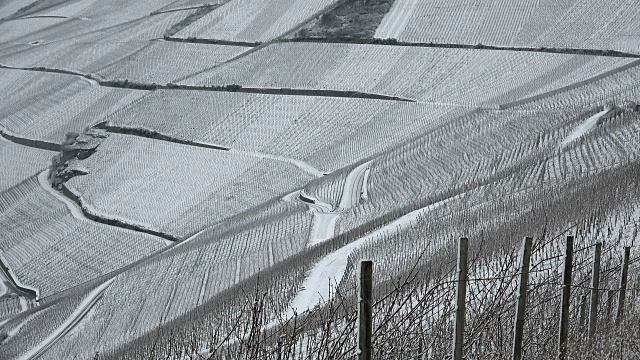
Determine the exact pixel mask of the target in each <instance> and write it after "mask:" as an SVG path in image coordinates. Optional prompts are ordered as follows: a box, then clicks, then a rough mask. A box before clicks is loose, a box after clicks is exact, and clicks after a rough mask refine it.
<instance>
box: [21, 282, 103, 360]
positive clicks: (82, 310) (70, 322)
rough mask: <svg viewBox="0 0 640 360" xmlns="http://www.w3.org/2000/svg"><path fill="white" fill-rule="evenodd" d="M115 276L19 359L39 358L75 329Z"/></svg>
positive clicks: (99, 287)
mask: <svg viewBox="0 0 640 360" xmlns="http://www.w3.org/2000/svg"><path fill="white" fill-rule="evenodd" d="M114 280H115V278H111V279H109V280H107V281H105V282H104V283H102V284H100V285H99V286H98V287H96V288H95V289H94V290H93V291H92V292H91V293H89V295H87V297H85V298H84V300H82V302H81V303H80V305H78V307H77V308H76V309H75V310H74V311H73V313H71V315H70V316H69V317H68V318H67V319H66V320H65V321H64V322H63V323H62V325H60V326H59V327H58V328H57V329H55V330H54V331H53V332H52V333H51V334H50V335H49V336H47V337H46V338H45V339H44V340H43V341H42V342H41V343H40V344H38V345H36V346H35V347H34V348H32V349H31V350H29V351H28V352H27V353H26V354H23V355H22V356H20V357H19V358H18V360H28V359H33V358H38V357H39V356H40V355H42V354H44V352H45V351H47V349H49V348H50V347H51V346H52V345H53V344H55V342H56V341H58V340H60V339H61V338H62V337H64V335H66V334H67V333H68V332H69V331H71V330H73V328H74V327H75V326H76V325H78V324H79V323H80V321H82V319H83V318H84V316H85V315H87V313H88V312H89V311H90V310H91V309H92V308H93V306H94V305H95V304H96V303H97V302H98V300H100V298H102V295H103V294H104V292H105V291H106V290H107V288H108V287H109V286H110V285H111V283H113V281H114Z"/></svg>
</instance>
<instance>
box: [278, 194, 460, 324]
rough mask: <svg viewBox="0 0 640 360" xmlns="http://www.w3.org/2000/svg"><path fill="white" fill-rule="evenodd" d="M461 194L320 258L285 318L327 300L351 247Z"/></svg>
mask: <svg viewBox="0 0 640 360" xmlns="http://www.w3.org/2000/svg"><path fill="white" fill-rule="evenodd" d="M463 196H464V193H463V194H459V195H456V196H454V197H451V198H448V199H445V200H442V201H439V202H437V203H434V204H431V205H429V206H426V207H424V208H421V209H418V210H415V211H412V212H410V213H408V214H406V215H403V216H401V217H399V218H397V219H396V220H394V221H392V222H390V223H388V224H387V225H385V226H383V227H381V228H379V229H377V230H375V231H373V232H371V233H369V234H367V235H365V236H363V237H362V238H360V239H358V240H355V241H353V242H351V243H349V244H347V245H345V246H343V247H341V248H340V249H338V250H336V251H334V252H332V253H330V254H329V255H327V256H325V257H323V258H322V259H320V261H319V262H318V263H317V264H315V265H314V267H313V268H312V269H311V271H310V272H309V274H308V275H307V278H306V279H305V280H304V282H303V283H302V286H301V290H300V292H299V293H298V294H297V295H296V296H295V297H294V299H293V300H292V301H291V304H290V305H289V309H288V310H287V313H286V314H285V315H284V318H285V319H290V318H291V317H293V316H294V315H295V314H301V313H303V312H305V311H307V310H312V309H313V308H315V307H316V306H318V305H322V304H324V303H326V302H327V301H329V300H330V299H331V298H332V296H333V295H334V294H335V289H336V288H337V286H338V285H339V284H340V282H341V281H342V278H343V276H344V273H345V271H346V269H347V264H348V261H349V256H350V255H351V253H353V251H354V250H356V249H358V248H360V247H362V246H363V245H365V244H367V243H369V242H371V241H375V240H377V239H378V238H381V237H383V236H388V235H389V234H395V233H398V232H400V231H402V230H403V229H406V228H408V227H410V226H411V224H412V223H414V222H415V221H417V220H418V219H419V218H420V217H421V216H423V215H425V214H427V213H428V212H430V211H432V210H434V209H436V208H439V207H441V206H443V205H445V204H446V203H448V202H450V201H453V200H456V199H459V198H461V197H463Z"/></svg>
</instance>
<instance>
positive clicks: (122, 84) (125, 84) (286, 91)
mask: <svg viewBox="0 0 640 360" xmlns="http://www.w3.org/2000/svg"><path fill="white" fill-rule="evenodd" d="M0 68H5V69H14V70H31V71H42V72H51V73H60V74H67V75H74V76H81V77H84V78H85V79H89V80H94V81H96V82H98V84H100V85H101V86H106V87H114V88H123V89H134V90H150V91H152V90H159V89H169V90H199V91H226V92H242V93H249V94H270V95H298V96H322V97H341V98H359V99H375V100H393V101H406V102H415V100H412V99H406V98H401V97H398V96H390V95H382V94H371V93H363V92H359V91H347V90H316V89H291V88H254V87H244V86H241V85H237V84H230V85H212V86H204V85H202V86H198V85H181V84H171V83H169V84H165V85H161V84H156V83H142V82H138V81H129V80H127V79H122V80H121V79H116V80H103V79H99V78H96V77H94V76H92V75H90V74H82V73H77V72H74V71H70V70H63V69H49V68H44V67H28V68H16V67H10V66H5V65H0Z"/></svg>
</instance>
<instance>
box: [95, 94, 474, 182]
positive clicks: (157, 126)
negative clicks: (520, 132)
mask: <svg viewBox="0 0 640 360" xmlns="http://www.w3.org/2000/svg"><path fill="white" fill-rule="evenodd" d="M155 111H159V112H160V113H161V114H162V115H161V116H157V115H152V114H154V112H155ZM468 111H469V110H468V109H464V108H460V107H455V106H447V105H438V104H413V103H406V102H392V101H385V100H372V99H348V98H332V97H314V96H279V95H262V94H242V93H224V92H218V93H216V92H206V91H198V92H194V91H183V92H178V93H176V92H174V91H169V90H160V91H155V92H153V93H152V94H150V95H149V96H146V97H145V98H143V99H141V100H140V101H137V102H136V103H134V104H132V105H131V106H128V107H126V108H125V109H123V110H121V111H118V112H116V113H114V114H113V115H111V116H109V117H107V118H106V121H108V122H109V123H110V124H112V125H114V126H121V127H129V128H141V129H149V130H154V131H157V132H159V133H161V134H165V135H170V136H173V137H177V138H180V139H185V140H191V141H198V142H203V143H209V144H217V145H220V146H224V147H228V148H231V149H233V150H239V151H243V152H246V153H247V154H249V155H254V156H257V157H260V156H270V155H273V156H277V157H280V158H282V159H283V160H286V159H289V160H291V161H302V162H304V163H307V164H308V166H311V167H315V168H317V169H318V171H321V172H330V171H333V170H337V169H340V168H342V167H344V166H347V165H349V164H352V163H354V162H357V161H358V160H362V159H365V158H367V157H369V156H372V155H374V154H376V153H378V152H380V151H382V150H384V149H386V148H389V147H392V146H394V145H395V144H398V143H402V142H403V141H407V140H409V139H411V138H412V137H413V136H414V135H413V134H415V133H417V132H424V131H426V130H428V129H430V128H433V127H436V126H438V125H439V124H440V123H442V122H443V121H445V120H446V119H450V118H453V117H456V116H461V115H462V114H464V113H466V112H468ZM390 117H391V118H394V119H395V121H394V122H389V121H387V119H388V118H390Z"/></svg>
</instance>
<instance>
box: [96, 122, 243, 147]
mask: <svg viewBox="0 0 640 360" xmlns="http://www.w3.org/2000/svg"><path fill="white" fill-rule="evenodd" d="M95 127H96V128H98V129H104V130H105V131H107V132H109V133H114V134H124V135H132V136H140V137H144V138H148V139H154V140H161V141H168V142H172V143H176V144H182V145H189V146H196V147H201V148H207V149H214V150H222V151H229V150H231V148H228V147H225V146H219V145H211V144H204V143H200V142H196V141H190V140H184V139H179V138H176V137H173V136H168V135H164V134H161V133H159V132H157V131H155V130H151V129H141V128H131V127H123V126H116V125H111V124H108V123H106V122H102V123H99V124H97V125H95Z"/></svg>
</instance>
